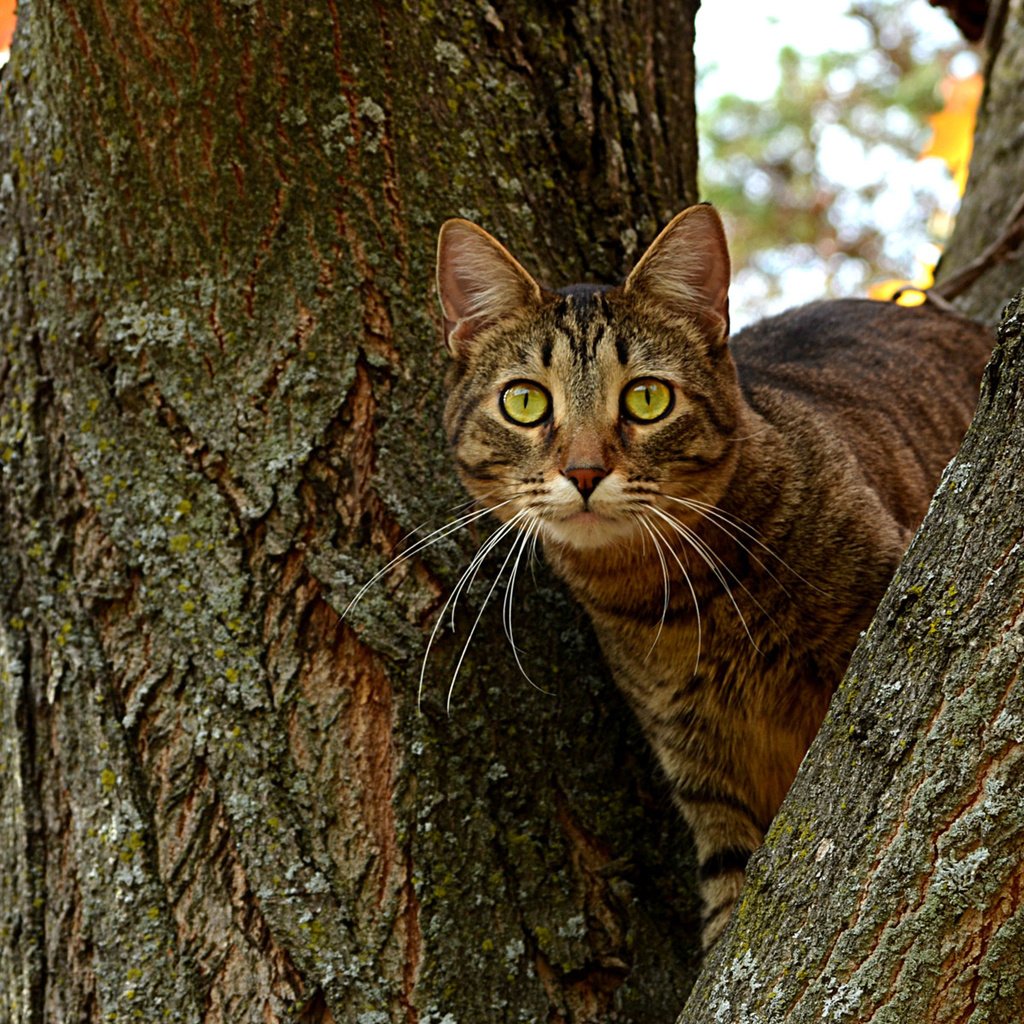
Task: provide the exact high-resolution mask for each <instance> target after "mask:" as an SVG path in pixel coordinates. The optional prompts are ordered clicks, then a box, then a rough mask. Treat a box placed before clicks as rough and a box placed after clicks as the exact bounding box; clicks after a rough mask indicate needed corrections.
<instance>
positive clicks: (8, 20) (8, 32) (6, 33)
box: [0, 0, 17, 50]
mask: <svg viewBox="0 0 1024 1024" xmlns="http://www.w3.org/2000/svg"><path fill="white" fill-rule="evenodd" d="M15 6H16V0H0V50H9V49H10V48H11V36H13V35H14V22H15V21H16V20H17V19H16V16H15V13H14V8H15Z"/></svg>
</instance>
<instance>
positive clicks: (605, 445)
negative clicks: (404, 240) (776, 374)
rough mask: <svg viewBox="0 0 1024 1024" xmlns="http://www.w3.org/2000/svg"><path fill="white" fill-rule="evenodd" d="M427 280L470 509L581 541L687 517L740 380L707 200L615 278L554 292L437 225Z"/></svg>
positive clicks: (717, 485)
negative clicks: (435, 253) (433, 278)
mask: <svg viewBox="0 0 1024 1024" xmlns="http://www.w3.org/2000/svg"><path fill="white" fill-rule="evenodd" d="M439 283H440V291H441V298H442V306H443V309H444V313H445V318H446V328H447V330H446V335H447V341H448V345H449V348H450V349H451V351H452V354H453V356H454V358H455V368H454V372H453V374H452V377H451V380H450V393H449V397H448V403H447V408H446V416H445V423H446V428H447V431H448V436H449V439H450V441H451V444H452V448H453V451H454V453H455V458H456V464H457V466H458V469H459V473H460V476H461V478H462V480H463V483H464V485H465V486H466V488H467V490H468V491H469V492H470V493H471V494H472V495H473V496H474V497H475V498H477V499H478V501H479V502H480V504H481V505H483V506H485V507H488V508H492V509H493V510H494V511H495V514H496V515H497V516H498V517H499V518H501V519H503V520H505V521H506V522H507V521H509V520H511V519H512V518H513V517H516V516H519V522H520V523H521V525H522V526H523V528H526V527H527V526H532V527H533V528H534V529H536V530H537V531H538V532H539V535H540V536H541V537H542V538H543V539H544V541H545V542H547V543H551V542H554V543H558V544H565V545H569V546H571V547H573V548H583V549H587V548H600V547H603V546H606V545H610V544H621V543H623V542H627V543H649V542H653V541H654V538H653V537H652V538H650V540H648V537H649V535H650V532H651V530H654V531H656V532H658V533H660V534H663V535H664V534H666V533H667V532H670V530H671V528H672V527H671V523H669V522H668V521H667V520H665V519H664V516H669V517H671V518H672V519H675V520H677V521H680V522H682V523H684V524H685V523H692V522H693V521H695V520H696V519H697V518H699V513H698V512H697V510H696V509H694V508H692V507H690V506H689V505H688V504H687V502H688V501H694V500H695V501H698V502H707V503H714V502H715V501H716V500H717V498H718V497H719V496H720V495H721V493H722V490H723V489H724V487H725V484H726V483H727V482H728V479H729V476H730V475H731V471H732V464H733V458H732V455H733V452H734V446H733V445H732V443H731V437H732V433H733V431H734V429H735V425H736V410H737V401H738V390H737V385H736V378H735V371H734V368H733V365H732V360H731V358H730V356H729V354H728V349H727V346H726V344H725V335H726V332H727V327H726V324H727V311H726V298H725V296H726V290H727V283H728V257H727V256H726V254H725V247H724V237H723V235H722V232H721V227H720V224H719V222H718V218H717V216H716V215H715V214H714V213H713V211H711V210H710V208H707V207H694V208H692V209H691V210H690V211H687V212H686V213H685V214H683V215H681V216H680V217H679V218H677V219H676V220H675V221H673V223H672V224H671V225H669V227H668V228H666V230H665V232H663V233H662V235H661V236H659V238H658V240H657V241H656V242H655V243H654V244H653V245H652V246H651V248H650V249H649V250H648V252H647V254H646V255H645V256H644V258H643V259H642V260H641V262H640V263H639V264H638V266H637V268H636V269H635V270H634V271H633V273H632V274H631V275H630V277H629V279H628V280H627V282H626V284H625V285H624V286H623V287H622V288H618V289H613V290H609V291H601V290H599V289H596V288H591V287H586V286H578V287H576V288H572V289H567V290H566V293H565V294H562V293H549V292H544V291H542V290H541V289H540V288H539V286H538V285H537V284H536V283H535V282H534V281H533V279H532V278H530V277H529V275H528V274H526V272H525V271H524V270H523V269H522V268H521V267H520V266H519V264H518V263H516V262H515V260H513V259H512V257H511V256H510V255H509V254H508V253H507V252H506V251H505V250H504V249H502V248H501V246H500V245H499V244H498V243H497V242H496V241H495V240H494V239H492V238H491V237H490V236H489V235H487V234H485V233H484V232H482V231H481V230H480V229H479V228H476V227H474V226H473V225H471V224H468V223H467V222H465V221H450V222H449V223H448V224H446V225H445V227H444V228H443V229H442V235H441V243H440V254H439ZM652 507H653V508H654V509H657V510H659V511H658V512H655V511H652ZM645 524H646V525H645Z"/></svg>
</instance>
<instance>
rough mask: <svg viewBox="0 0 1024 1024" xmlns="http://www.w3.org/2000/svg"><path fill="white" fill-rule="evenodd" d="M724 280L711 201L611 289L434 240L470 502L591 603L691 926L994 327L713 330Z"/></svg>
mask: <svg viewBox="0 0 1024 1024" xmlns="http://www.w3.org/2000/svg"><path fill="white" fill-rule="evenodd" d="M729 278H730V265H729V255H728V250H727V244H726V238H725V232H724V230H723V227H722V223H721V220H720V218H719V216H718V214H717V213H716V212H715V211H714V209H713V208H712V207H710V206H708V205H705V204H702V205H697V206H693V207H690V208H688V209H686V210H684V211H683V212H682V213H680V214H679V215H678V216H676V217H675V218H674V219H673V220H672V221H671V222H670V223H669V224H668V225H667V227H665V229H664V230H663V231H662V232H661V234H660V235H658V237H657V238H656V239H655V241H654V242H653V243H652V244H651V246H650V247H649V248H648V249H647V251H646V252H645V253H644V255H643V256H642V258H641V259H640V261H639V262H638V263H637V264H636V266H635V268H634V269H633V270H632V272H631V273H630V274H629V276H628V277H627V278H626V281H625V283H624V284H623V285H622V286H621V287H614V288H603V287H597V286H593V285H575V286H571V287H568V288H564V289H561V290H558V291H548V290H545V289H543V288H541V286H540V285H539V284H538V283H537V282H536V281H535V280H534V279H533V277H531V276H530V274H528V273H527V271H526V270H524V269H523V268H522V267H521V266H520V264H519V263H518V262H517V261H516V260H515V259H514V258H513V257H512V256H511V255H510V253H509V252H508V251H507V250H506V249H505V248H504V247H503V246H502V245H501V244H500V243H499V242H498V241H496V240H495V239H494V238H493V237H491V236H490V235H489V234H487V233H486V232H485V231H484V230H483V229H481V228H479V227H477V226H476V225H474V224H472V223H470V222H468V221H465V220H450V221H448V222H446V223H445V224H444V225H443V227H442V229H441V233H440V237H439V242H438V277H437V280H438V294H439V298H440V302H441V308H442V313H443V320H444V336H445V343H446V345H447V347H448V349H449V351H450V353H451V356H452V358H453V362H452V368H451V371H450V379H449V382H448V391H449V397H448V400H447V406H446V410H445V419H444V423H445V429H446V432H447V436H448V438H449V441H450V443H451V447H452V451H453V453H454V458H455V462H456V465H457V468H458V472H459V475H460V477H461V479H462V482H463V484H464V486H465V488H466V489H467V491H468V492H469V494H470V495H472V497H473V498H475V499H476V501H477V503H478V506H479V508H480V509H481V510H483V509H490V510H493V512H494V514H495V515H496V516H497V517H498V518H499V519H500V520H502V521H503V523H504V524H505V525H506V526H507V527H509V529H510V530H511V529H513V528H514V529H516V530H519V531H521V532H525V533H527V534H528V535H530V536H539V538H540V540H541V542H542V544H543V549H544V554H545V557H546V559H547V560H548V561H549V562H550V564H551V566H552V567H553V568H554V571H555V572H556V573H557V574H558V575H559V576H560V577H561V578H562V579H563V580H564V581H565V582H566V583H567V584H568V587H569V589H570V590H571V592H572V594H573V595H574V596H575V598H576V599H577V600H578V601H579V603H580V604H581V605H582V606H583V607H584V608H585V609H586V611H587V613H588V614H589V616H590V619H591V621H592V622H593V626H594V629H595V631H596V634H597V637H598V639H599V642H600V646H601V650H602V652H603V655H604V657H605V659H606V661H607V663H608V665H609V666H610V668H611V672H612V674H613V676H614V678H615V681H616V683H617V685H618V686H619V687H620V688H621V690H622V691H623V692H624V694H625V695H626V697H627V699H628V701H629V702H630V704H631V705H632V707H633V709H634V711H635V713H636V716H637V718H638V719H639V722H640V724H641V726H642V729H643V731H644V733H645V735H646V737H647V739H648V740H649V742H650V744H651V746H652V747H653V750H654V752H655V754H656V756H657V758H658V760H659V762H660V764H661V766H662V768H663V770H664V774H665V776H666V777H667V779H668V781H669V783H670V785H671V789H672V794H673V798H674V801H675V803H676V805H677V806H678V808H679V810H680V811H681V813H682V815H683V817H684V818H685V820H686V822H687V823H688V824H689V826H690V828H691V830H692V833H693V836H694V841H695V844H696V851H697V860H698V864H699V891H700V895H701V898H702V901H703V911H702V943H703V946H704V948H705V949H706V948H708V947H710V946H711V945H712V944H713V943H714V942H715V941H716V939H717V938H718V937H719V936H720V934H721V933H722V931H723V929H724V928H725V925H726V923H727V922H728V919H729V916H730V912H731V911H732V909H733V906H734V904H735V903H736V900H737V897H738V895H739V892H740V889H741V886H742V884H743V879H744V871H745V866H746V863H747V860H748V859H749V857H750V855H751V854H752V853H753V852H754V851H755V850H756V849H757V848H758V847H759V846H760V845H761V843H762V841H763V838H764V835H765V832H766V830H767V828H768V826H769V824H770V822H771V820H772V818H773V816H774V815H775V812H776V810H777V809H778V807H779V804H780V803H781V801H782V798H783V796H784V795H785V793H786V791H787V789H788V788H789V785H790V783H791V782H792V781H793V778H794V776H795V774H796V771H797V768H798V767H799V765H800V762H801V760H802V758H803V757H804V754H805V753H806V751H807V748H808V746H809V745H810V743H811V740H812V739H813V738H814V736H815V734H816V732H817V730H818V728H819V726H820V724H821V721H822V719H823V717H824V715H825V712H826V709H827V708H828V704H829V700H830V698H831V696H832V694H833V692H834V690H835V688H836V686H837V685H838V683H839V681H840V678H841V677H842V675H843V672H844V670H845V668H846V665H847V662H848V660H849V658H850V655H851V652H852V650H853V647H854V645H855V644H856V642H857V639H858V636H859V634H860V633H861V631H862V630H864V629H865V628H866V627H867V625H868V623H869V621H870V619H871V617H872V614H873V612H874V609H875V607H876V605H877V603H878V601H879V599H880V598H881V596H882V593H883V591H884V589H885V587H886V586H887V584H888V582H889V581H890V579H891V578H892V576H893V574H894V572H895V570H896V567H897V564H898V562H899V560H900V558H901V556H902V554H903V552H904V551H905V549H906V547H907V544H908V543H909V541H910V538H911V536H912V534H913V532H914V530H915V529H916V528H917V526H918V524H919V523H920V521H921V519H922V518H923V516H924V513H925V511H926V509H927V507H928V502H929V500H930V498H931V495H932V493H933V491H934V489H935V487H936V484H937V483H938V480H939V477H940V475H941V473H942V470H943V468H944V467H945V465H946V463H947V462H948V460H949V459H950V458H951V457H952V455H953V454H954V453H955V451H956V449H957V447H958V445H959V443H960V441H961V438H962V436H963V434H964V432H965V430H966V428H967V426H968V424H969V422H970V418H971V415H972V413H973V410H974V406H975V403H976V400H977V395H978V387H979V381H980V377H981V373H982V369H983V367H984V365H985V362H986V360H987V358H988V356H989V354H990V351H991V348H992V345H993V338H992V336H991V334H990V333H989V331H988V330H987V329H986V328H984V327H981V326H980V325H977V324H974V323H972V322H970V321H968V320H966V319H963V318H961V317H959V316H957V315H954V314H950V313H943V312H939V311H937V310H935V309H932V308H929V307H928V306H920V307H917V308H904V307H901V306H897V305H895V304H891V303H880V302H872V301H868V300H858V299H842V300H832V301H823V302H818V303H814V304H811V305H808V306H804V307H801V308H798V309H795V310H791V311H790V312H787V313H784V314H782V315H781V316H776V317H773V318H771V319H767V320H764V321H762V322H760V323H758V324H756V325H754V326H751V327H748V328H746V329H745V330H743V331H741V332H739V333H738V334H737V335H736V336H735V337H734V338H732V339H731V340H730V338H729V312H728V290H729ZM481 514H482V513H481ZM513 521H514V522H513ZM509 524H512V525H511V526H510V525H509ZM523 545H524V546H525V540H524V541H523Z"/></svg>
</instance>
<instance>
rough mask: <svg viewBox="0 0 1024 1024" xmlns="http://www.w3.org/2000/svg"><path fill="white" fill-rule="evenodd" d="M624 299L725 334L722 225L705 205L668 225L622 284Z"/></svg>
mask: <svg viewBox="0 0 1024 1024" xmlns="http://www.w3.org/2000/svg"><path fill="white" fill-rule="evenodd" d="M624 291H625V293H626V294H627V295H630V294H632V295H635V296H642V297H643V298H645V299H646V300H648V301H650V302H653V303H656V304H657V305H660V306H662V307H663V308H665V309H667V310H669V311H670V312H673V313H682V314H684V315H691V316H692V315H697V316H701V317H704V318H706V319H708V320H709V321H710V323H711V324H713V325H714V326H715V328H716V329H717V331H718V332H719V334H720V336H721V337H722V338H725V337H727V336H728V334H729V246H728V243H727V242H726V240H725V229H724V228H723V227H722V220H721V218H720V217H719V216H718V214H717V213H716V212H715V210H714V207H712V206H709V205H708V204H706V203H699V204H698V205H697V206H691V207H689V208H688V209H686V210H683V212H682V213H680V214H677V215H676V216H675V217H673V218H672V220H671V221H669V223H668V225H667V227H666V228H665V229H664V230H663V231H662V232H661V234H660V235H658V237H657V238H656V239H655V240H654V241H653V242H652V243H651V245H650V248H648V250H647V252H645V253H644V254H643V256H642V257H641V258H640V262H639V263H638V264H637V265H636V266H635V267H634V268H633V272H632V273H631V274H630V275H629V277H628V278H627V279H626V284H625V286H624Z"/></svg>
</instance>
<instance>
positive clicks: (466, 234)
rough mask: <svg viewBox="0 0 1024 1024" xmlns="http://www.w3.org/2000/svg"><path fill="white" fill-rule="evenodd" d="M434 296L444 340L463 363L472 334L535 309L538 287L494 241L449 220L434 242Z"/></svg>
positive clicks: (462, 222) (469, 225)
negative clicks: (435, 277) (519, 313)
mask: <svg viewBox="0 0 1024 1024" xmlns="http://www.w3.org/2000/svg"><path fill="white" fill-rule="evenodd" d="M437 294H438V296H439V298H440V300H441V312H442V313H443V315H444V341H445V344H446V345H447V346H448V350H449V351H450V352H451V353H452V355H453V356H455V357H456V358H457V359H458V358H463V357H464V356H465V355H466V354H468V352H469V351H470V349H471V346H472V344H473V341H474V340H475V339H476V337H477V335H479V334H480V332H481V331H483V330H484V329H485V328H487V327H490V326H492V325H493V324H495V323H497V322H498V321H499V320H503V319H504V318H506V317H508V316H511V315H512V314H515V313H518V312H520V311H522V310H523V309H526V308H528V307H530V306H533V305H536V304H537V303H539V302H540V300H541V293H540V285H538V284H537V282H536V281H534V279H533V278H532V277H530V275H529V274H528V273H527V272H526V271H525V270H523V268H522V267H521V266H520V265H519V264H518V263H517V262H516V260H515V259H514V258H513V257H512V254H511V253H510V252H509V251H508V250H507V249H506V248H505V247H504V246H503V245H502V244H501V242H499V241H498V240H497V239H496V238H492V237H491V236H490V235H489V234H488V233H487V232H486V231H484V229H483V228H478V227H477V226H476V225H475V224H472V223H470V221H468V220H458V219H456V220H449V221H445V223H444V224H442V225H441V233H440V235H439V236H438V239H437Z"/></svg>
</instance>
